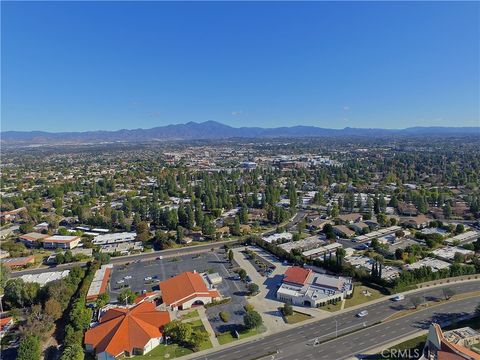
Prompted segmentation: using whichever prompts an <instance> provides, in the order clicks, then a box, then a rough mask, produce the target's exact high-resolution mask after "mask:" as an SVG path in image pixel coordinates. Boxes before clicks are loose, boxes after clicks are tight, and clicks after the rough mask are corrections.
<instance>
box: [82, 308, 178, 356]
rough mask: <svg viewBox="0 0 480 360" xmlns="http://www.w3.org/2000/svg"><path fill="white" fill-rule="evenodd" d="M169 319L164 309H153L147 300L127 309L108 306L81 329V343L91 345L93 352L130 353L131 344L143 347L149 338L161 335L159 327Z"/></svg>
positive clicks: (132, 347)
mask: <svg viewBox="0 0 480 360" xmlns="http://www.w3.org/2000/svg"><path fill="white" fill-rule="evenodd" d="M169 321H170V315H169V314H168V312H167V311H158V310H156V309H155V305H154V304H153V303H151V302H142V303H140V304H139V305H136V306H135V307H133V308H130V309H124V308H114V309H110V310H108V311H107V312H106V313H105V314H104V315H103V316H102V317H101V319H100V324H99V325H97V326H96V327H94V328H92V329H90V330H88V331H87V332H86V333H85V344H87V345H91V346H92V347H93V348H94V350H95V353H96V354H100V353H102V352H107V353H109V354H111V355H112V356H118V355H120V354H123V353H124V352H125V351H126V352H128V353H130V354H132V352H133V349H134V348H138V349H143V348H144V347H145V345H146V344H147V343H148V342H149V341H150V340H151V339H153V338H160V337H162V336H163V333H162V331H161V328H162V327H163V326H164V325H165V324H167V323H168V322H169Z"/></svg>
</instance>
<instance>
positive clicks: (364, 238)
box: [352, 226, 402, 243]
mask: <svg viewBox="0 0 480 360" xmlns="http://www.w3.org/2000/svg"><path fill="white" fill-rule="evenodd" d="M399 230H402V228H401V227H400V226H390V227H387V228H384V229H379V230H376V231H372V232H370V233H368V234H365V235H360V236H356V237H354V238H353V240H352V241H354V242H359V243H364V242H368V241H372V240H373V239H375V238H379V237H383V236H388V235H391V234H395V233H396V232H397V231H399Z"/></svg>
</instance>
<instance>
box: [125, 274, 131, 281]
mask: <svg viewBox="0 0 480 360" xmlns="http://www.w3.org/2000/svg"><path fill="white" fill-rule="evenodd" d="M131 278H132V276H131V275H127V276H125V277H124V279H125V280H130V279H131Z"/></svg>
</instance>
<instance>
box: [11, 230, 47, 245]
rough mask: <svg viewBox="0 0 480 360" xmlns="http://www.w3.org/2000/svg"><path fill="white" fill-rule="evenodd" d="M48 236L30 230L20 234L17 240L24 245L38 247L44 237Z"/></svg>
mask: <svg viewBox="0 0 480 360" xmlns="http://www.w3.org/2000/svg"><path fill="white" fill-rule="evenodd" d="M48 237H50V235H48V234H40V233H37V232H31V233H28V234H24V235H20V236H19V237H18V240H20V242H22V243H23V244H25V246H27V247H30V248H35V247H40V246H41V244H42V241H43V240H44V239H46V238H48Z"/></svg>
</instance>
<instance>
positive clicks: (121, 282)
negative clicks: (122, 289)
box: [117, 280, 125, 284]
mask: <svg viewBox="0 0 480 360" xmlns="http://www.w3.org/2000/svg"><path fill="white" fill-rule="evenodd" d="M124 282H125V280H118V281H117V284H123V283H124Z"/></svg>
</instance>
